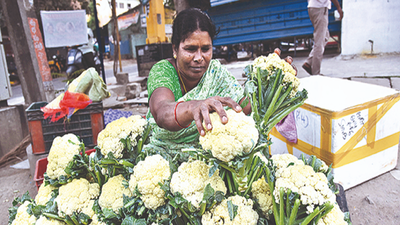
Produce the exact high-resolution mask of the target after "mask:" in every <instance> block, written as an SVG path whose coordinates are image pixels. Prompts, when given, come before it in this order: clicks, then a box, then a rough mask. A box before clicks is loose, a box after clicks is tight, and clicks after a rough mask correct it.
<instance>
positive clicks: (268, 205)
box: [251, 177, 273, 218]
mask: <svg viewBox="0 0 400 225" xmlns="http://www.w3.org/2000/svg"><path fill="white" fill-rule="evenodd" d="M251 194H252V196H253V198H255V199H256V200H257V202H258V204H259V205H260V209H261V211H262V212H263V214H264V216H265V217H266V218H269V216H270V215H271V214H272V213H273V199H272V195H271V191H270V189H269V185H268V183H267V182H266V181H265V179H264V177H261V178H260V179H258V180H257V181H256V182H254V183H253V184H252V186H251Z"/></svg>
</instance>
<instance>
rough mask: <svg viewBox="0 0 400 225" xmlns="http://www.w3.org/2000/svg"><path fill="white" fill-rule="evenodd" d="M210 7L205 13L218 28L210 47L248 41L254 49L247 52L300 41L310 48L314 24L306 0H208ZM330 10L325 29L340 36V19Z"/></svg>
mask: <svg viewBox="0 0 400 225" xmlns="http://www.w3.org/2000/svg"><path fill="white" fill-rule="evenodd" d="M341 2H342V0H339V3H341ZM211 6H212V7H211V8H210V9H209V10H207V13H208V14H209V16H210V17H211V19H212V20H213V22H214V23H215V25H216V27H217V29H219V33H218V35H217V37H216V38H215V39H214V41H213V44H214V46H229V48H233V49H234V48H235V45H237V44H239V43H251V46H257V48H256V49H248V51H257V53H256V54H265V53H268V52H271V51H273V49H274V48H276V47H279V48H280V49H281V50H282V51H285V50H288V49H289V48H290V47H294V46H299V45H300V44H302V45H304V46H305V47H308V48H311V47H312V44H313V42H312V36H313V31H314V27H313V25H312V23H311V21H310V19H309V16H308V10H307V1H306V0H248V1H243V0H240V1H238V0H211ZM334 10H336V8H335V7H334V5H332V8H331V10H330V11H329V31H330V33H331V36H338V37H339V38H340V31H341V22H340V21H335V18H334ZM249 48H253V47H249Z"/></svg>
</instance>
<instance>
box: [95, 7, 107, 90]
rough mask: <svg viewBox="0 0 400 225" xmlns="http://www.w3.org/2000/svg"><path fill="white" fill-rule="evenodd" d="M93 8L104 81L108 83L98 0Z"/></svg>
mask: <svg viewBox="0 0 400 225" xmlns="http://www.w3.org/2000/svg"><path fill="white" fill-rule="evenodd" d="M93 9H94V21H95V24H96V36H97V43H98V44H99V56H100V63H101V73H102V76H103V81H104V83H106V73H105V72H104V63H103V43H102V39H101V33H100V28H99V18H97V8H96V0H93Z"/></svg>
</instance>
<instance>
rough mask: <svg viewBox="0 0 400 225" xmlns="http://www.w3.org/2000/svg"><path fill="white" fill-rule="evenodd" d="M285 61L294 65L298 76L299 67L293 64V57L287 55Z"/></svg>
mask: <svg viewBox="0 0 400 225" xmlns="http://www.w3.org/2000/svg"><path fill="white" fill-rule="evenodd" d="M285 61H286V62H287V63H289V64H290V65H292V67H293V69H294V70H295V71H296V74H295V75H296V76H297V67H296V66H295V65H294V64H292V63H293V58H292V57H291V56H286V58H285Z"/></svg>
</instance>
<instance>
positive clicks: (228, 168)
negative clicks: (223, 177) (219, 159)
mask: <svg viewBox="0 0 400 225" xmlns="http://www.w3.org/2000/svg"><path fill="white" fill-rule="evenodd" d="M219 165H220V166H221V167H222V168H224V169H226V170H228V171H230V172H231V173H235V172H236V171H235V170H234V169H232V168H230V167H229V166H227V165H225V164H224V163H220V164H219Z"/></svg>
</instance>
